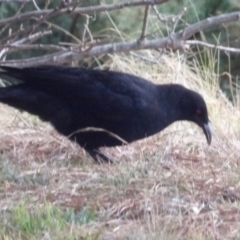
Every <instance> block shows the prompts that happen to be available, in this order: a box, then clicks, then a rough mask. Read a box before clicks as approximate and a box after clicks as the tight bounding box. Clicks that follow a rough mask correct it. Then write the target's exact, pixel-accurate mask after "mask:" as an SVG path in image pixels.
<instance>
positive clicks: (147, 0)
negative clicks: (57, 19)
mask: <svg viewBox="0 0 240 240" xmlns="http://www.w3.org/2000/svg"><path fill="white" fill-rule="evenodd" d="M167 1H168V0H137V1H130V2H122V3H115V4H108V5H106V4H104V5H97V6H90V7H82V8H80V7H78V8H77V7H76V8H73V9H72V10H71V7H69V6H68V7H62V9H60V10H59V12H58V14H63V13H67V12H71V14H91V13H98V12H104V11H108V12H110V11H113V10H116V9H122V8H126V7H137V6H146V5H154V4H162V3H165V2H167ZM54 11H56V10H55V9H43V10H41V11H38V10H37V11H31V12H27V13H23V14H19V15H17V16H14V17H10V18H5V19H2V20H0V25H5V24H9V23H13V22H19V21H21V22H22V21H24V20H28V19H30V18H33V17H34V18H38V17H39V18H44V17H45V16H46V15H48V14H51V13H52V12H54Z"/></svg>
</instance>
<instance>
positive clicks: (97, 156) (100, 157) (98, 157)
mask: <svg viewBox="0 0 240 240" xmlns="http://www.w3.org/2000/svg"><path fill="white" fill-rule="evenodd" d="M85 150H86V151H87V153H88V154H89V155H90V156H91V157H92V158H93V159H94V161H95V162H96V163H98V164H102V163H111V164H112V163H113V161H112V160H111V159H110V158H109V157H107V156H105V155H104V154H103V153H101V152H100V151H99V150H97V149H85Z"/></svg>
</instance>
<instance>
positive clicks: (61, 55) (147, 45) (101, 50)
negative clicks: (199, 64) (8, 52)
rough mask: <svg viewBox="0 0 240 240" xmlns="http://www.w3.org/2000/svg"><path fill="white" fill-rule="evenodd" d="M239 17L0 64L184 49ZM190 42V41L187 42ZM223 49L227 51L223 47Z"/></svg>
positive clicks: (228, 16)
mask: <svg viewBox="0 0 240 240" xmlns="http://www.w3.org/2000/svg"><path fill="white" fill-rule="evenodd" d="M239 18H240V12H232V13H229V14H223V15H220V16H216V17H211V18H207V19H205V20H202V21H200V22H198V23H195V24H192V25H190V26H188V27H186V28H184V29H182V30H180V31H178V32H176V33H173V34H171V35H170V36H167V37H164V38H161V39H153V40H145V41H142V42H141V44H139V42H138V41H131V42H124V43H123V42H118V43H108V44H103V45H95V46H91V47H90V48H88V49H87V50H86V51H83V50H81V47H72V50H64V51H59V52H57V53H53V54H48V55H45V56H41V57H33V58H29V59H25V60H24V59H21V60H9V61H5V62H0V64H2V65H9V64H11V65H12V66H19V67H21V66H22V67H23V66H33V65H43V64H46V63H48V64H61V63H66V62H69V61H75V60H81V59H83V58H86V57H93V56H94V57H95V56H99V55H103V54H107V53H118V52H130V51H136V50H142V49H159V48H162V49H164V48H171V49H181V48H182V49H185V47H186V40H187V39H188V38H190V37H191V36H192V35H193V34H195V33H196V32H198V31H202V30H205V29H208V28H212V27H215V26H218V25H220V24H223V23H227V22H232V21H237V20H239ZM188 43H191V42H188ZM224 51H227V49H226V48H225V49H224Z"/></svg>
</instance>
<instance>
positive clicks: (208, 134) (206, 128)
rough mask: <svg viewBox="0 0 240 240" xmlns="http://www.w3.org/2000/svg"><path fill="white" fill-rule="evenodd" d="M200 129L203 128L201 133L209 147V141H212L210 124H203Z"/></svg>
mask: <svg viewBox="0 0 240 240" xmlns="http://www.w3.org/2000/svg"><path fill="white" fill-rule="evenodd" d="M202 128H203V132H204V134H205V136H206V138H207V142H208V144H209V145H210V144H211V141H212V130H211V127H210V124H209V123H207V124H204V125H203V127H202Z"/></svg>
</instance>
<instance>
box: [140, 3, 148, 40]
mask: <svg viewBox="0 0 240 240" xmlns="http://www.w3.org/2000/svg"><path fill="white" fill-rule="evenodd" d="M148 15H149V6H146V7H145V13H144V19H143V26H142V33H141V36H140V38H139V41H142V40H143V39H144V38H145V35H146V29H147V24H148Z"/></svg>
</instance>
